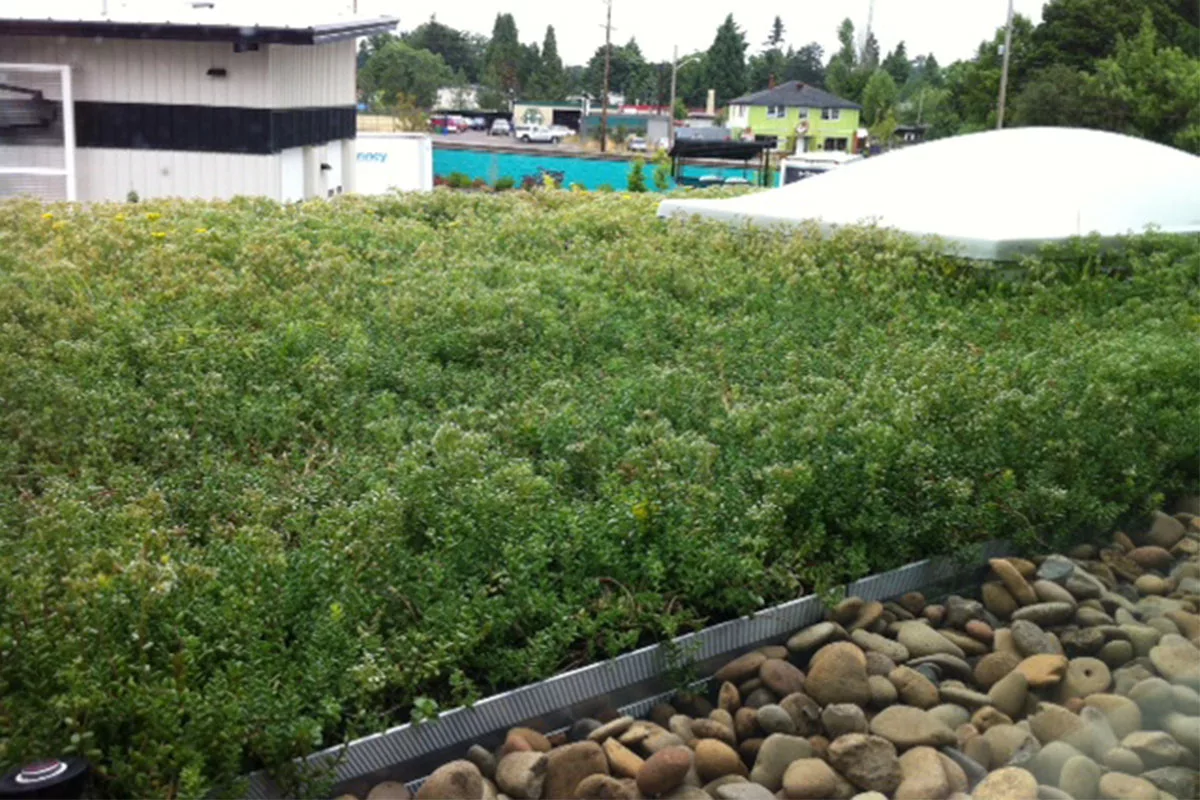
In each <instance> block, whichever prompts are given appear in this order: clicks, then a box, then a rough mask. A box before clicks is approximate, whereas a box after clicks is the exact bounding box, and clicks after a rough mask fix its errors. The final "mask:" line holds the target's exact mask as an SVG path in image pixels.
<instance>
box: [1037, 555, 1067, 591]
mask: <svg viewBox="0 0 1200 800" xmlns="http://www.w3.org/2000/svg"><path fill="white" fill-rule="evenodd" d="M1036 574H1037V577H1038V579H1039V580H1043V581H1053V582H1054V583H1060V584H1061V583H1064V582H1065V581H1066V580H1067V578H1069V577H1071V576H1072V575H1074V574H1075V562H1073V561H1071V559H1069V558H1064V557H1063V556H1059V555H1052V556H1047V557H1046V558H1045V559H1044V560H1043V561H1042V563H1041V564H1038V568H1037V573H1036Z"/></svg>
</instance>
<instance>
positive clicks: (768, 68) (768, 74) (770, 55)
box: [747, 48, 787, 92]
mask: <svg viewBox="0 0 1200 800" xmlns="http://www.w3.org/2000/svg"><path fill="white" fill-rule="evenodd" d="M786 73H787V58H786V57H785V56H784V55H783V53H781V52H779V50H778V49H777V48H771V49H770V50H766V51H764V52H762V53H759V54H758V55H753V56H750V64H749V67H748V69H747V74H748V78H747V88H748V89H749V91H752V92H756V91H758V90H759V89H765V88H767V86H768V85H770V83H771V81H772V80H774V81H775V82H776V83H782V82H783V81H785V80H787V79H786V78H785V77H784V75H785V74H786Z"/></svg>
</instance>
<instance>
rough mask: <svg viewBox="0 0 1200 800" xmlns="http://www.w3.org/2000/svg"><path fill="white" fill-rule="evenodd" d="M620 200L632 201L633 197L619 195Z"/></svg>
mask: <svg viewBox="0 0 1200 800" xmlns="http://www.w3.org/2000/svg"><path fill="white" fill-rule="evenodd" d="M621 198H622V199H623V200H632V199H633V195H631V194H623V195H621Z"/></svg>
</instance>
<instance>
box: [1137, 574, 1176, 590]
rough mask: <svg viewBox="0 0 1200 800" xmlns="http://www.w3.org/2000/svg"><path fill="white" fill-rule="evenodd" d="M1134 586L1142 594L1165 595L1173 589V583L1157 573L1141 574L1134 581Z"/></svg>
mask: <svg viewBox="0 0 1200 800" xmlns="http://www.w3.org/2000/svg"><path fill="white" fill-rule="evenodd" d="M1133 587H1134V588H1135V589H1137V590H1138V591H1139V592H1141V593H1142V594H1152V595H1165V594H1167V593H1168V592H1170V591H1171V584H1170V583H1168V582H1167V581H1166V580H1164V579H1163V578H1160V577H1158V576H1157V575H1149V574H1147V575H1141V576H1139V577H1138V579H1137V580H1136V581H1134V582H1133Z"/></svg>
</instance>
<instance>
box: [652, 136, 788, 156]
mask: <svg viewBox="0 0 1200 800" xmlns="http://www.w3.org/2000/svg"><path fill="white" fill-rule="evenodd" d="M774 146H775V143H774V142H713V141H705V140H703V139H676V140H675V144H674V145H673V146H672V147H671V153H670V155H671V158H727V159H731V160H736V161H749V160H750V159H752V158H758V157H759V156H760V155H762V153H763V151H764V150H770V149H772V148H773V147H774Z"/></svg>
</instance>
